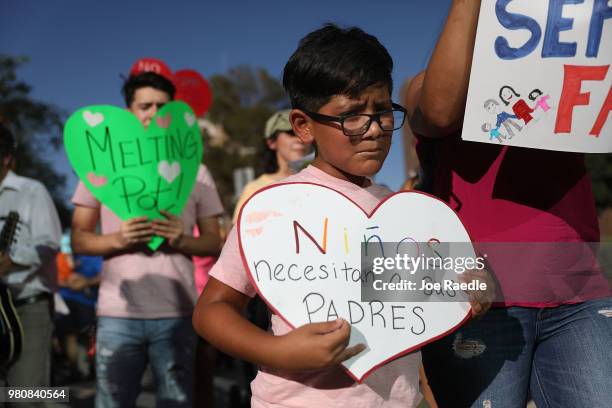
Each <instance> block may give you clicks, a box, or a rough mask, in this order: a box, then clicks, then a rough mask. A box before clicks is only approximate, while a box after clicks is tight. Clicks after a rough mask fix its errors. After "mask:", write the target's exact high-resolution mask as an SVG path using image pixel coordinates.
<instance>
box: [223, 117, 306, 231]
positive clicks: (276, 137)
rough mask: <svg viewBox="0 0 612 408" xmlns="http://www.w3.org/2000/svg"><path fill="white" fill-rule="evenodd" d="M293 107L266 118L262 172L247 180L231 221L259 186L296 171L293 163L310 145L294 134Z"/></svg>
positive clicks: (235, 218) (236, 217) (261, 186)
mask: <svg viewBox="0 0 612 408" xmlns="http://www.w3.org/2000/svg"><path fill="white" fill-rule="evenodd" d="M289 112H291V110H290V109H286V110H281V111H278V112H275V113H274V114H273V115H272V116H270V118H268V120H267V121H266V127H265V132H264V137H265V140H264V147H263V151H262V155H261V156H262V164H263V174H262V175H261V176H259V177H258V178H256V179H255V180H253V181H251V182H250V183H248V184H247V185H246V186H245V187H244V189H243V190H242V193H241V194H240V198H238V201H237V202H236V207H235V209H234V216H233V218H232V222H233V223H234V224H235V223H236V221H237V220H238V215H239V214H240V208H242V205H243V204H244V203H245V202H246V200H248V199H249V197H251V196H252V195H253V194H254V193H255V192H256V191H257V190H259V189H260V188H263V187H265V186H267V185H270V184H272V183H275V182H277V181H280V180H282V179H284V178H287V177H289V176H291V175H293V174H294V173H295V171H294V170H293V169H292V168H291V167H290V163H292V162H296V161H298V160H301V159H302V158H304V155H305V153H306V150H307V147H308V146H306V145H304V143H303V142H302V141H301V140H300V139H299V138H298V137H297V136H296V135H295V133H294V132H293V129H292V128H291V123H290V122H289Z"/></svg>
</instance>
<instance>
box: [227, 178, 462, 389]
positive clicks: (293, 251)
mask: <svg viewBox="0 0 612 408" xmlns="http://www.w3.org/2000/svg"><path fill="white" fill-rule="evenodd" d="M238 236H239V240H240V248H241V254H242V257H243V262H244V264H245V267H246V269H247V270H248V273H249V275H250V279H251V281H252V282H253V284H254V286H255V287H256V288H257V290H258V292H259V293H260V295H261V297H262V298H263V299H264V300H265V301H266V303H267V304H268V305H269V306H270V308H271V309H272V310H273V311H274V312H275V313H276V314H277V315H279V316H280V317H281V318H282V319H283V320H285V321H286V322H287V323H288V324H289V325H290V326H292V327H294V328H295V327H299V326H302V325H304V324H307V323H315V322H325V321H330V320H335V319H336V318H338V317H342V318H344V319H346V320H347V321H348V322H349V323H350V324H351V338H350V343H349V346H352V345H355V344H358V343H363V344H364V345H366V347H367V349H366V350H365V351H363V352H361V353H360V354H358V355H357V356H355V357H353V358H351V359H350V360H347V361H346V362H345V363H344V367H345V368H346V369H347V371H348V373H349V374H350V375H351V376H352V377H353V378H354V379H356V380H359V381H361V380H363V379H364V378H365V377H366V376H367V375H368V374H369V373H370V372H372V371H373V370H374V369H375V368H377V367H379V366H381V365H383V364H385V363H386V362H388V361H390V360H392V359H394V358H396V357H399V356H401V355H403V354H405V353H408V352H410V351H413V350H416V349H418V348H419V347H421V346H422V345H424V344H426V343H428V342H430V341H433V340H434V339H436V338H439V337H441V336H444V335H446V334H448V333H450V332H451V331H452V330H454V329H455V328H457V327H458V326H460V325H461V324H462V323H463V322H464V321H465V320H466V319H467V318H468V317H469V313H470V306H469V303H466V302H465V301H458V300H457V298H456V297H450V295H449V297H446V298H443V299H442V301H429V302H427V301H424V302H399V301H386V300H385V299H383V298H382V297H381V298H380V300H371V301H362V292H361V290H362V283H363V282H362V279H366V280H367V282H366V283H367V284H369V283H370V282H371V281H370V279H372V280H373V279H376V276H377V275H376V274H375V273H374V274H372V273H371V272H368V271H365V270H360V269H361V268H362V266H361V260H362V252H361V248H362V247H361V245H362V243H364V241H365V242H369V241H372V242H374V241H381V242H382V241H384V242H407V243H409V244H412V243H416V242H428V241H429V242H431V240H432V238H434V239H435V240H436V242H438V241H439V242H463V243H468V246H469V250H468V252H469V253H470V254H471V255H470V256H474V252H473V248H472V247H471V244H469V243H470V238H469V235H468V233H467V231H466V230H465V228H464V226H463V224H462V223H461V221H460V220H459V218H458V217H457V215H456V214H455V213H454V212H453V211H452V210H451V209H450V207H448V206H447V205H446V204H445V203H443V202H442V201H440V200H438V199H435V198H432V197H430V196H428V195H425V194H421V193H417V192H402V193H397V194H395V195H392V196H390V197H389V198H387V199H386V200H385V201H383V202H382V203H381V204H380V205H379V206H378V207H377V208H376V209H375V210H374V211H373V212H372V213H371V214H367V213H366V212H365V211H364V210H363V209H361V208H360V207H359V206H358V205H357V204H355V203H354V202H352V201H351V200H349V199H348V198H347V197H345V196H343V195H342V194H340V193H339V192H337V191H335V190H332V189H330V188H328V187H324V186H319V185H316V184H310V183H288V184H281V185H278V186H274V187H271V188H267V189H264V190H262V191H260V192H258V193H257V194H255V195H254V196H252V197H251V199H250V200H249V201H247V203H246V204H245V205H244V207H243V209H242V212H241V214H240V218H239V220H238ZM389 258H393V255H391V256H390V257H389ZM390 260H391V262H393V260H392V259H390ZM455 276H456V273H455ZM398 281H399V280H398ZM417 289H418V288H417ZM374 296H378V294H377V293H375V294H374ZM442 296H445V294H444V293H443V294H442ZM452 296H454V295H452Z"/></svg>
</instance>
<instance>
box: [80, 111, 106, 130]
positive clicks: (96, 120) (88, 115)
mask: <svg viewBox="0 0 612 408" xmlns="http://www.w3.org/2000/svg"><path fill="white" fill-rule="evenodd" d="M83 119H84V120H85V122H86V123H87V124H88V125H89V126H91V127H96V126H98V125H99V124H100V123H102V122H103V121H104V115H103V114H101V113H100V112H98V113H93V112H91V111H85V112H83Z"/></svg>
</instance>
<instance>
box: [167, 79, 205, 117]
mask: <svg viewBox="0 0 612 408" xmlns="http://www.w3.org/2000/svg"><path fill="white" fill-rule="evenodd" d="M173 82H174V86H175V87H176V97H175V99H176V100H179V101H183V102H185V103H186V104H187V105H189V106H190V107H191V109H193V112H194V113H195V114H196V116H198V117H201V116H204V114H205V113H206V112H208V109H209V108H210V105H211V103H212V91H211V90H210V86H209V85H208V82H207V81H206V79H204V77H203V76H202V75H200V74H199V73H198V72H196V71H194V70H192V69H182V70H180V71H176V72H175V73H174V81H173Z"/></svg>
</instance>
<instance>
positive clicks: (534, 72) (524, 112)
mask: <svg viewBox="0 0 612 408" xmlns="http://www.w3.org/2000/svg"><path fill="white" fill-rule="evenodd" d="M611 62H612V1H610V0H564V1H561V0H483V1H482V5H481V9H480V19H479V22H478V32H477V36H476V44H475V49H474V58H473V62H472V72H471V77H470V86H469V91H468V100H467V107H466V111H465V118H464V124H463V139H464V140H470V141H476V142H485V143H493V144H499V145H509V146H523V147H532V148H538V149H547V150H559V151H570V152H588V153H604V152H612V120H609V113H610V110H611V109H612V87H611V85H612V70H611V69H610V63H611Z"/></svg>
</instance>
